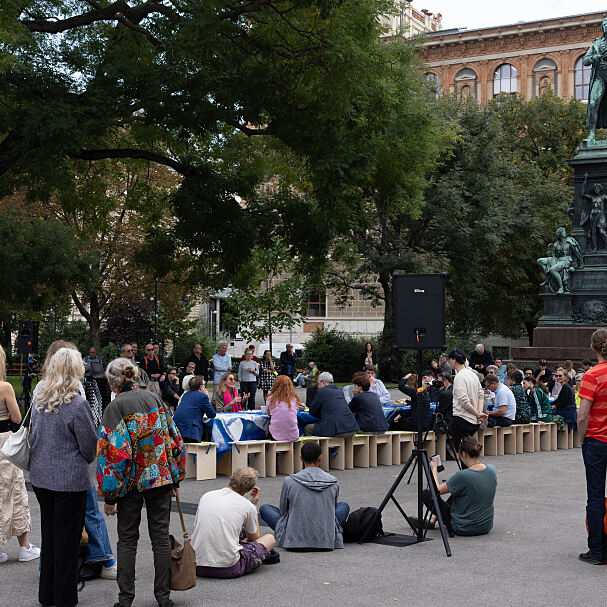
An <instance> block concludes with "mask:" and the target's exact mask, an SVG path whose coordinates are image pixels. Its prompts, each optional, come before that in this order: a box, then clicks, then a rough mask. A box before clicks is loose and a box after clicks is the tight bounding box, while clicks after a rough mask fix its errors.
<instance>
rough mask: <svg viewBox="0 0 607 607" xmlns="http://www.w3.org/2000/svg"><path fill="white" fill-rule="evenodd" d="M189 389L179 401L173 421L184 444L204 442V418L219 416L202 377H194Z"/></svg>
mask: <svg viewBox="0 0 607 607" xmlns="http://www.w3.org/2000/svg"><path fill="white" fill-rule="evenodd" d="M188 387H189V388H190V389H189V390H188V391H187V392H186V393H185V394H184V395H183V397H182V398H181V401H179V407H177V411H176V412H175V415H174V416H173V421H174V422H175V424H176V426H177V428H178V429H179V433H180V434H181V437H182V439H183V442H184V443H199V442H201V441H202V430H203V426H202V418H203V417H204V416H205V415H206V416H207V417H208V418H211V419H212V418H213V417H215V416H216V415H217V414H216V413H215V409H213V405H211V401H210V400H209V393H208V391H207V389H206V387H205V385H204V378H203V377H202V376H200V375H195V376H194V377H192V379H191V380H190V383H189V386H188Z"/></svg>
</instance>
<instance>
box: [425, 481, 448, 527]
mask: <svg viewBox="0 0 607 607" xmlns="http://www.w3.org/2000/svg"><path fill="white" fill-rule="evenodd" d="M437 498H438V500H437V501H438V507H439V508H440V513H441V517H442V519H443V523H445V527H447V529H449V530H451V504H452V503H453V496H452V495H451V496H450V497H449V499H448V500H447V501H445V500H443V498H442V497H441V496H440V495H438V496H437ZM422 499H423V501H424V506H426V508H428V510H430V512H432V514H434V515H436V510H435V509H434V504H433V503H432V493H430V489H424V490H423V491H422Z"/></svg>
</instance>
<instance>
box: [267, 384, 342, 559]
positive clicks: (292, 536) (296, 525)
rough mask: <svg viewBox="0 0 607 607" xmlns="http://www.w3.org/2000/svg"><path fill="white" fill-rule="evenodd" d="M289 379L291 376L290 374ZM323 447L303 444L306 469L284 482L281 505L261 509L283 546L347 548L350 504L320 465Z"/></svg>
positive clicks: (303, 458) (278, 543) (290, 547)
mask: <svg viewBox="0 0 607 607" xmlns="http://www.w3.org/2000/svg"><path fill="white" fill-rule="evenodd" d="M287 379H288V378H287ZM321 459H322V449H321V447H320V445H319V444H318V443H313V442H306V443H305V445H304V446H303V447H302V448H301V461H302V462H303V465H304V469H303V470H302V471H301V472H298V473H297V474H291V476H289V477H287V478H286V479H285V481H284V483H283V484H282V491H281V493H280V509H279V508H276V507H275V506H269V505H267V504H264V505H263V506H262V507H261V508H260V509H259V513H260V514H261V517H262V518H263V520H264V521H266V523H268V525H269V526H270V528H271V529H273V530H274V531H275V532H276V544H277V545H278V547H279V548H286V549H293V548H305V549H308V550H333V549H334V548H343V547H344V543H343V536H342V527H343V525H344V524H345V522H346V519H347V518H348V514H349V512H350V506H348V504H346V503H345V502H339V503H338V501H337V498H338V496H339V484H338V482H337V479H336V478H335V477H334V476H331V475H330V474H329V473H328V472H325V471H324V470H322V469H321V468H320V461H321Z"/></svg>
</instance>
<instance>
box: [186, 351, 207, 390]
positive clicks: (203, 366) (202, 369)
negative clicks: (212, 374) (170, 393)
mask: <svg viewBox="0 0 607 607" xmlns="http://www.w3.org/2000/svg"><path fill="white" fill-rule="evenodd" d="M188 363H194V365H195V369H194V375H202V376H203V377H204V381H205V382H206V381H207V380H208V379H209V361H208V360H207V359H206V358H205V357H204V354H203V353H202V346H201V345H200V344H194V345H193V346H192V354H190V356H189V357H188V358H187V360H186V361H185V364H186V365H187V364H188Z"/></svg>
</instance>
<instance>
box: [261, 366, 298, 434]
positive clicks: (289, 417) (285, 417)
mask: <svg viewBox="0 0 607 607" xmlns="http://www.w3.org/2000/svg"><path fill="white" fill-rule="evenodd" d="M266 403H267V414H268V415H269V416H270V427H269V429H268V432H269V437H270V438H271V439H273V440H279V441H296V440H297V439H298V438H299V427H298V426H297V413H298V411H299V407H300V405H301V402H300V400H299V396H297V393H296V392H295V388H294V387H293V382H292V381H291V378H290V377H289V376H288V375H279V376H278V377H277V378H276V379H275V380H274V385H273V386H272V391H271V392H270V394H269V396H268V398H267V400H266Z"/></svg>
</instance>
